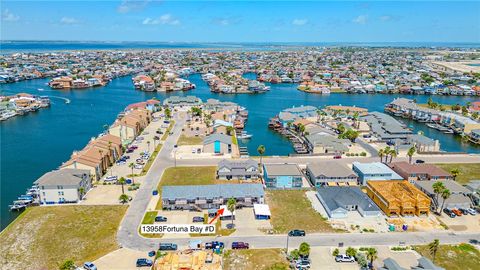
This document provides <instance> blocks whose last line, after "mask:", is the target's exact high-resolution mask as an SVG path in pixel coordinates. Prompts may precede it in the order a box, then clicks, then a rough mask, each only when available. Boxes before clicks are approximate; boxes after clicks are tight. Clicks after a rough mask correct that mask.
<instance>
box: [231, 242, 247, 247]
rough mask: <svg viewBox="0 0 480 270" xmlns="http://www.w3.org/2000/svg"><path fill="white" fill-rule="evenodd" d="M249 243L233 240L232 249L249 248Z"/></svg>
mask: <svg viewBox="0 0 480 270" xmlns="http://www.w3.org/2000/svg"><path fill="white" fill-rule="evenodd" d="M249 248H250V245H249V244H248V243H245V242H233V243H232V249H249Z"/></svg>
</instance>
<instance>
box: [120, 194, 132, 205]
mask: <svg viewBox="0 0 480 270" xmlns="http://www.w3.org/2000/svg"><path fill="white" fill-rule="evenodd" d="M129 199H130V198H129V197H128V195H127V194H122V195H120V197H118V200H119V201H120V202H121V203H122V204H125V203H127V202H128V200H129Z"/></svg>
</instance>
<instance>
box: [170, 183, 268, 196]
mask: <svg viewBox="0 0 480 270" xmlns="http://www.w3.org/2000/svg"><path fill="white" fill-rule="evenodd" d="M264 195H265V192H264V191H263V186H262V184H222V185H191V186H164V187H163V188H162V200H175V199H187V200H194V199H197V198H207V199H213V198H220V197H222V198H232V197H233V198H241V197H263V196H264Z"/></svg>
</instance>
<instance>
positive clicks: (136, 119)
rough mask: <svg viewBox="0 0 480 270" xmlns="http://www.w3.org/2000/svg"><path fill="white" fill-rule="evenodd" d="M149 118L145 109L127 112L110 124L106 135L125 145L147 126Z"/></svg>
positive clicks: (149, 113) (148, 113) (149, 114)
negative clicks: (117, 138) (110, 135)
mask: <svg viewBox="0 0 480 270" xmlns="http://www.w3.org/2000/svg"><path fill="white" fill-rule="evenodd" d="M151 117H152V116H151V111H149V110H147V109H141V108H137V109H132V110H129V111H127V112H126V113H125V115H124V116H122V117H121V118H120V119H117V120H116V121H115V122H114V123H113V124H112V126H111V127H110V128H109V130H108V133H110V134H112V135H115V136H117V137H120V138H121V140H122V143H123V144H124V145H126V144H128V143H130V142H131V141H132V140H133V139H134V138H135V137H137V136H138V135H139V134H140V133H141V132H142V130H143V129H145V128H146V127H147V126H148V124H149V123H150V121H151Z"/></svg>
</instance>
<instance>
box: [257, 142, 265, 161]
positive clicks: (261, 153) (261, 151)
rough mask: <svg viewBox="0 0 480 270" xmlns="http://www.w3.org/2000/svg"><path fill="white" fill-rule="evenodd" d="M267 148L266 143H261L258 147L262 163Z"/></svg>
mask: <svg viewBox="0 0 480 270" xmlns="http://www.w3.org/2000/svg"><path fill="white" fill-rule="evenodd" d="M265 150H266V149H265V146H264V145H259V146H258V148H257V152H258V154H259V155H260V165H262V158H263V154H265Z"/></svg>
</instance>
